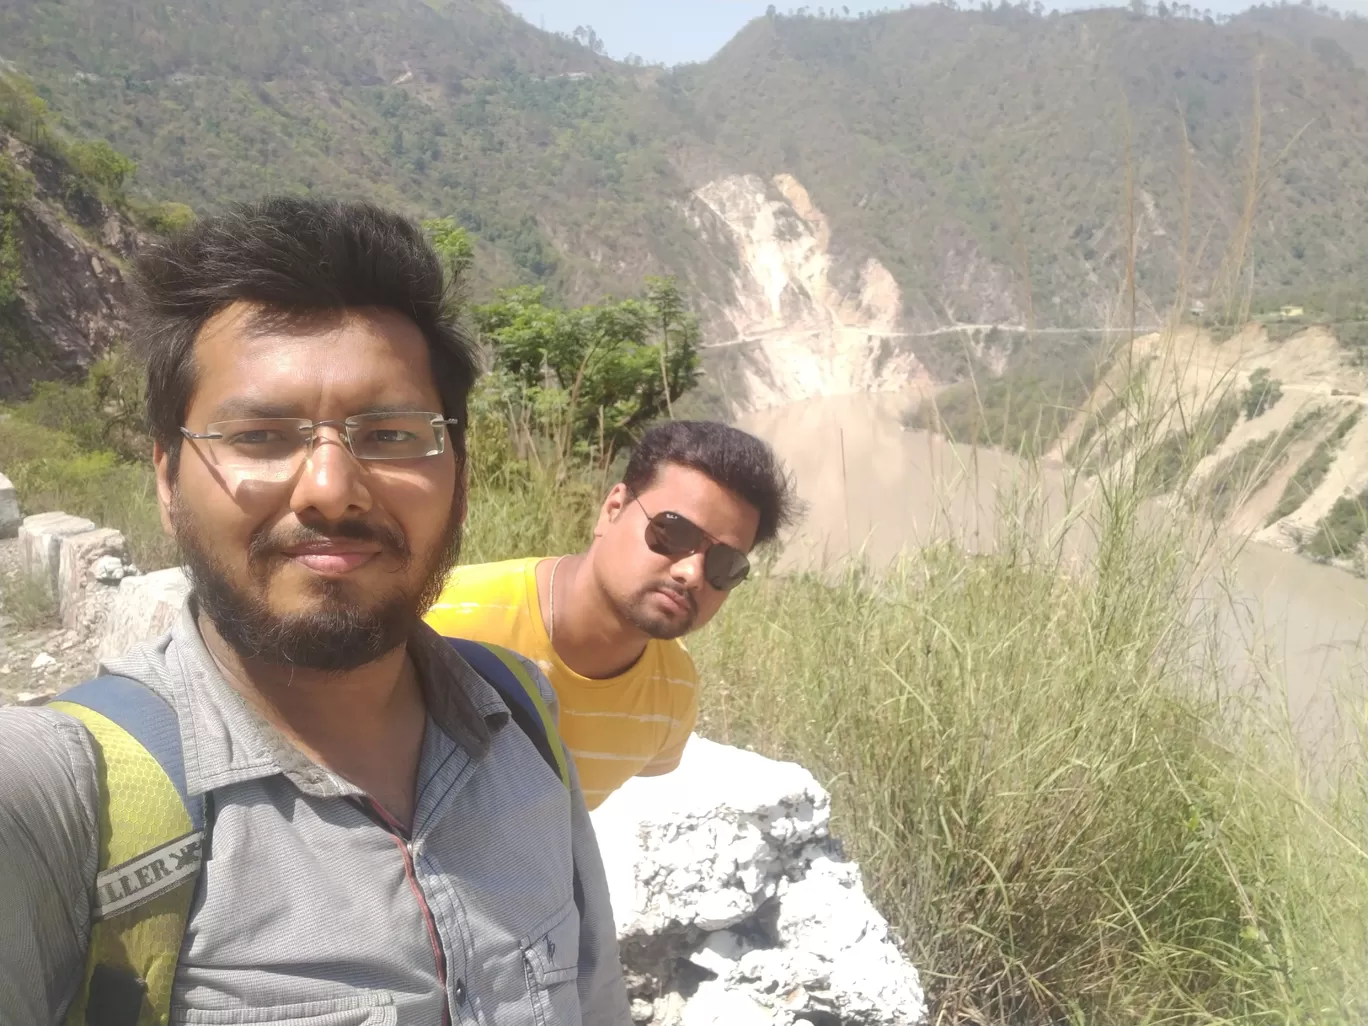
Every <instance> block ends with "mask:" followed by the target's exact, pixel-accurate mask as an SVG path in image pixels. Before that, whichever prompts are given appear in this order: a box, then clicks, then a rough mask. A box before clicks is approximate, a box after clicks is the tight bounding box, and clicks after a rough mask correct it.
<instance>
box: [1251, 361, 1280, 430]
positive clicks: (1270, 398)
mask: <svg viewBox="0 0 1368 1026" xmlns="http://www.w3.org/2000/svg"><path fill="white" fill-rule="evenodd" d="M1281 398H1282V383H1281V382H1280V381H1278V380H1276V379H1275V378H1270V377H1269V375H1268V368H1266V367H1260V368H1259V369H1258V370H1256V371H1255V372H1254V373H1253V374H1251V375H1250V376H1249V389H1248V390H1247V391H1246V392H1245V394H1244V411H1245V416H1246V417H1248V418H1249V419H1250V420H1253V419H1254V418H1255V417H1258V416H1260V415H1261V414H1263V413H1265V412H1267V411H1268V410H1271V409H1272V408H1273V406H1274V405H1275V404H1276V403H1277V401H1278V400H1279V399H1281Z"/></svg>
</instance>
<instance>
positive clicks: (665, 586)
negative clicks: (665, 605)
mask: <svg viewBox="0 0 1368 1026" xmlns="http://www.w3.org/2000/svg"><path fill="white" fill-rule="evenodd" d="M656 591H667V592H669V593H670V594H671V595H674V596H676V597H677V598H681V599H683V600H684V601H685V602H687V603H688V605H689V610H690V611H691V612H692V613H693V614H694V616H697V615H698V599H697V598H696V597H695V596H694V593H693V592H691V591H689V590H688V589H687V588H681V587H680V586H679V585H677V584H675V583H674V582H673V581H669V582H665V583H662V584H659V585H657V586H656Z"/></svg>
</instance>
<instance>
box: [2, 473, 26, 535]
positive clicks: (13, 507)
mask: <svg viewBox="0 0 1368 1026" xmlns="http://www.w3.org/2000/svg"><path fill="white" fill-rule="evenodd" d="M23 522H24V517H23V514H21V513H20V512H19V494H18V493H17V492H16V491H15V490H14V485H13V484H12V483H11V482H10V479H9V478H7V477H6V476H5V475H4V474H0V538H13V537H14V536H15V535H16V534H18V533H19V525H20V524H21V523H23Z"/></svg>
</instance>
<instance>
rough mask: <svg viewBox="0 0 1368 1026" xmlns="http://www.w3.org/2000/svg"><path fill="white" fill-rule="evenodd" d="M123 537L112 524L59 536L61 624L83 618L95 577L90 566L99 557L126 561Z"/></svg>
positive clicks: (71, 624)
mask: <svg viewBox="0 0 1368 1026" xmlns="http://www.w3.org/2000/svg"><path fill="white" fill-rule="evenodd" d="M123 556H124V537H123V535H122V534H120V533H119V532H118V531H115V530H114V529H113V528H109V527H98V528H96V529H95V530H93V531H85V532H82V533H81V534H71V535H66V536H64V537H62V538H60V539H58V556H57V608H58V610H59V611H60V612H61V614H62V623H63V624H64V625H65V626H67V627H75V626H77V625H78V624H79V623H80V621H81V603H82V602H83V601H85V596H86V591H87V589H88V588H89V586H90V582H91V580H92V574H91V569H92V567H93V566H94V564H95V562H96V561H97V560H101V559H117V560H119V561H120V563H122V562H123Z"/></svg>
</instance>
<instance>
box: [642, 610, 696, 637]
mask: <svg viewBox="0 0 1368 1026" xmlns="http://www.w3.org/2000/svg"><path fill="white" fill-rule="evenodd" d="M693 624H694V618H693V617H692V616H684V617H678V618H675V617H667V616H659V615H640V616H638V617H636V618H635V624H634V626H635V627H636V628H637V630H639V631H641V632H642V633H643V634H646V635H648V636H649V637H652V638H655V639H656V640H657V641H674V640H675V639H676V638H682V637H684V635H686V634H688V633H689V631H691V630H693Z"/></svg>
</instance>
